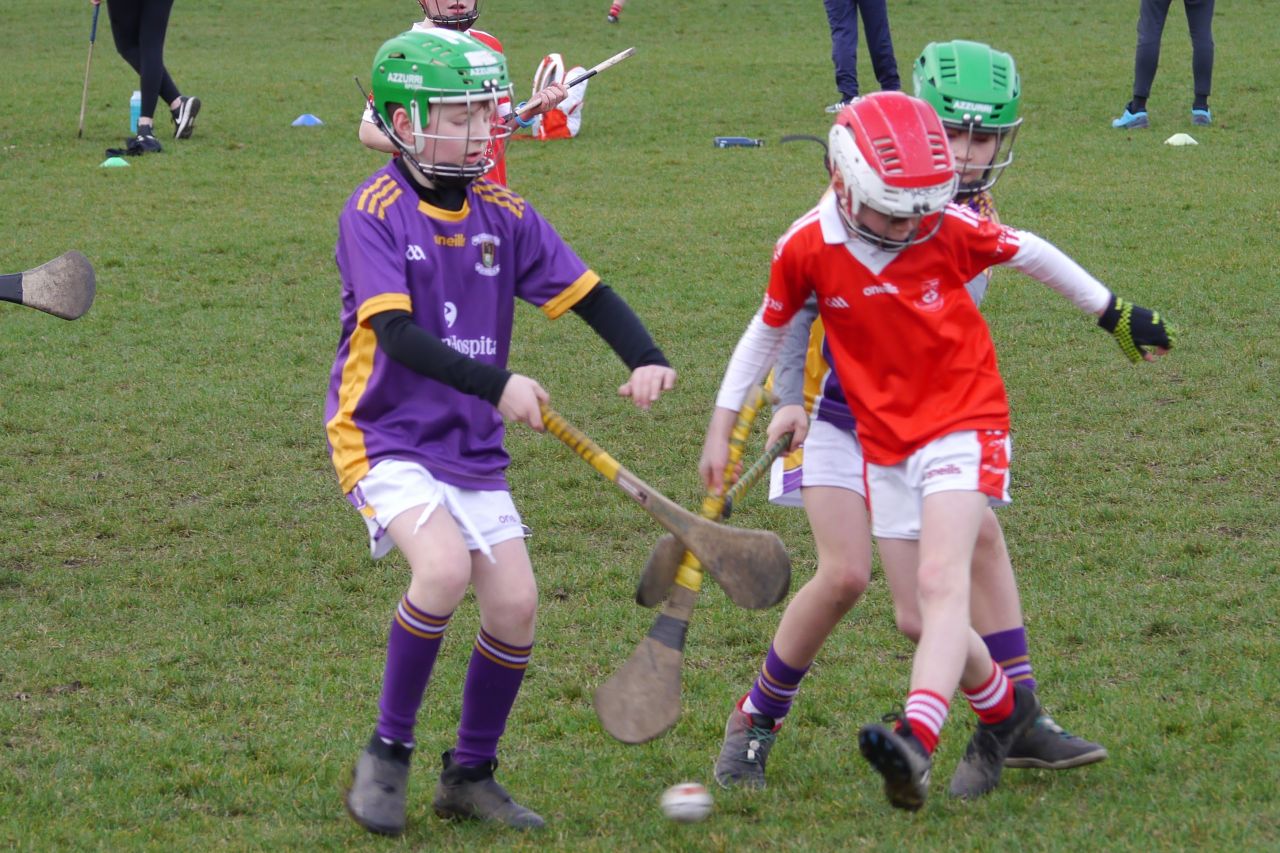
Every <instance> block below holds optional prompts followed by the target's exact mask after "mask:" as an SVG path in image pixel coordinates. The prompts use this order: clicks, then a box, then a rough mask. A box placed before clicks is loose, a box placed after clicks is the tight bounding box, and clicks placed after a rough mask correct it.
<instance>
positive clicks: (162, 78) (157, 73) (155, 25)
mask: <svg viewBox="0 0 1280 853" xmlns="http://www.w3.org/2000/svg"><path fill="white" fill-rule="evenodd" d="M172 10H173V0H143V7H142V16H141V19H140V20H139V28H138V44H139V53H140V60H139V64H140V66H141V68H140V70H139V74H140V76H141V84H140V86H139V88H140V90H141V92H142V112H141V117H140V118H139V119H138V125H139V129H140V130H141V126H142V125H143V124H144V123H145V124H148V125H150V124H152V123H153V117H154V116H155V112H156V100H157V99H158V98H159V99H163V100H164V102H165V103H166V104H168V103H169V102H170V101H173V100H175V99H176V98H177V97H178V95H179V92H178V87H177V85H176V84H175V83H174V82H173V78H172V77H170V76H169V72H168V70H167V69H166V68H165V66H164V42H165V36H166V35H167V33H168V31H169V14H170V12H172Z"/></svg>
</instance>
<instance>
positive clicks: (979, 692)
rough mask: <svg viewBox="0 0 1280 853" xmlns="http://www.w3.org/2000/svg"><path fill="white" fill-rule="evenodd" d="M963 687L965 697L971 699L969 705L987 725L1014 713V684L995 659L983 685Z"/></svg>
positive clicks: (1005, 718) (1002, 720) (1007, 717)
mask: <svg viewBox="0 0 1280 853" xmlns="http://www.w3.org/2000/svg"><path fill="white" fill-rule="evenodd" d="M961 689H962V691H963V692H964V698H966V699H968V700H969V707H971V708H973V711H974V713H976V714H977V715H978V719H979V720H980V721H982V722H984V723H986V724H987V725H993V724H995V723H1000V722H1004V721H1005V720H1007V719H1009V715H1010V714H1012V713H1013V685H1012V684H1010V683H1009V679H1008V678H1007V677H1006V676H1005V674H1004V670H1003V669H1001V668H1000V665H999V664H997V663H996V662H995V661H992V662H991V675H990V676H989V677H988V678H987V680H986V681H984V682H982V686H981V687H978V688H977V689H976V690H964V689H963V688H961Z"/></svg>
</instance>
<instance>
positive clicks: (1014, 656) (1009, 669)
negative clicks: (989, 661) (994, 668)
mask: <svg viewBox="0 0 1280 853" xmlns="http://www.w3.org/2000/svg"><path fill="white" fill-rule="evenodd" d="M982 642H984V643H986V644H987V651H989V652H991V657H992V658H993V659H994V660H995V662H996V663H998V664H1000V668H1001V669H1003V670H1004V674H1005V675H1007V676H1008V677H1009V680H1010V681H1012V682H1014V683H1015V684H1025V685H1026V686H1027V687H1030V688H1031V689H1032V690H1035V689H1036V677H1035V675H1034V674H1032V672H1031V651H1030V650H1029V649H1028V648H1027V629H1026V628H1010V629H1009V630H1008V631H997V632H996V633H994V634H987V635H986V636H985V637H983V638H982Z"/></svg>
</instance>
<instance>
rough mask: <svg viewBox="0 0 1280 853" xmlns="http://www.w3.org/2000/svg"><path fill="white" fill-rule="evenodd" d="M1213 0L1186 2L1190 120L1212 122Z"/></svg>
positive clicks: (1201, 122)
mask: <svg viewBox="0 0 1280 853" xmlns="http://www.w3.org/2000/svg"><path fill="white" fill-rule="evenodd" d="M1213 3H1214V0H1200V2H1196V3H1186V4H1185V6H1186V11H1187V29H1188V30H1189V31H1190V33H1191V74H1192V79H1193V82H1194V84H1195V88H1194V94H1195V100H1194V101H1192V104H1191V122H1192V124H1199V125H1206V124H1212V122H1213V119H1212V117H1211V116H1210V113H1209V94H1210V92H1211V91H1212V89H1213Z"/></svg>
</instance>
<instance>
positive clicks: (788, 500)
mask: <svg viewBox="0 0 1280 853" xmlns="http://www.w3.org/2000/svg"><path fill="white" fill-rule="evenodd" d="M862 467H863V463H862V445H861V444H859V443H858V437H857V436H856V435H854V433H853V432H852V431H851V430H847V429H841V428H840V427H837V426H834V425H832V424H829V423H827V422H826V421H819V420H812V419H811V420H810V421H809V435H808V436H806V437H805V440H804V447H802V448H800V450H798V451H796V452H795V453H791V454H788V455H787V456H783V457H781V458H779V459H775V460H774V462H773V467H772V468H771V469H770V471H769V502H770V503H774V504H777V505H778V506H803V505H804V503H803V501H802V500H801V498H800V489H801V488H802V487H806V486H832V487H834V488H837V489H848V490H849V491H851V492H857V493H858V494H859V495H862V496H864V497H865V496H866V494H867V488H866V485H865V483H864V481H863V476H862Z"/></svg>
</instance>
